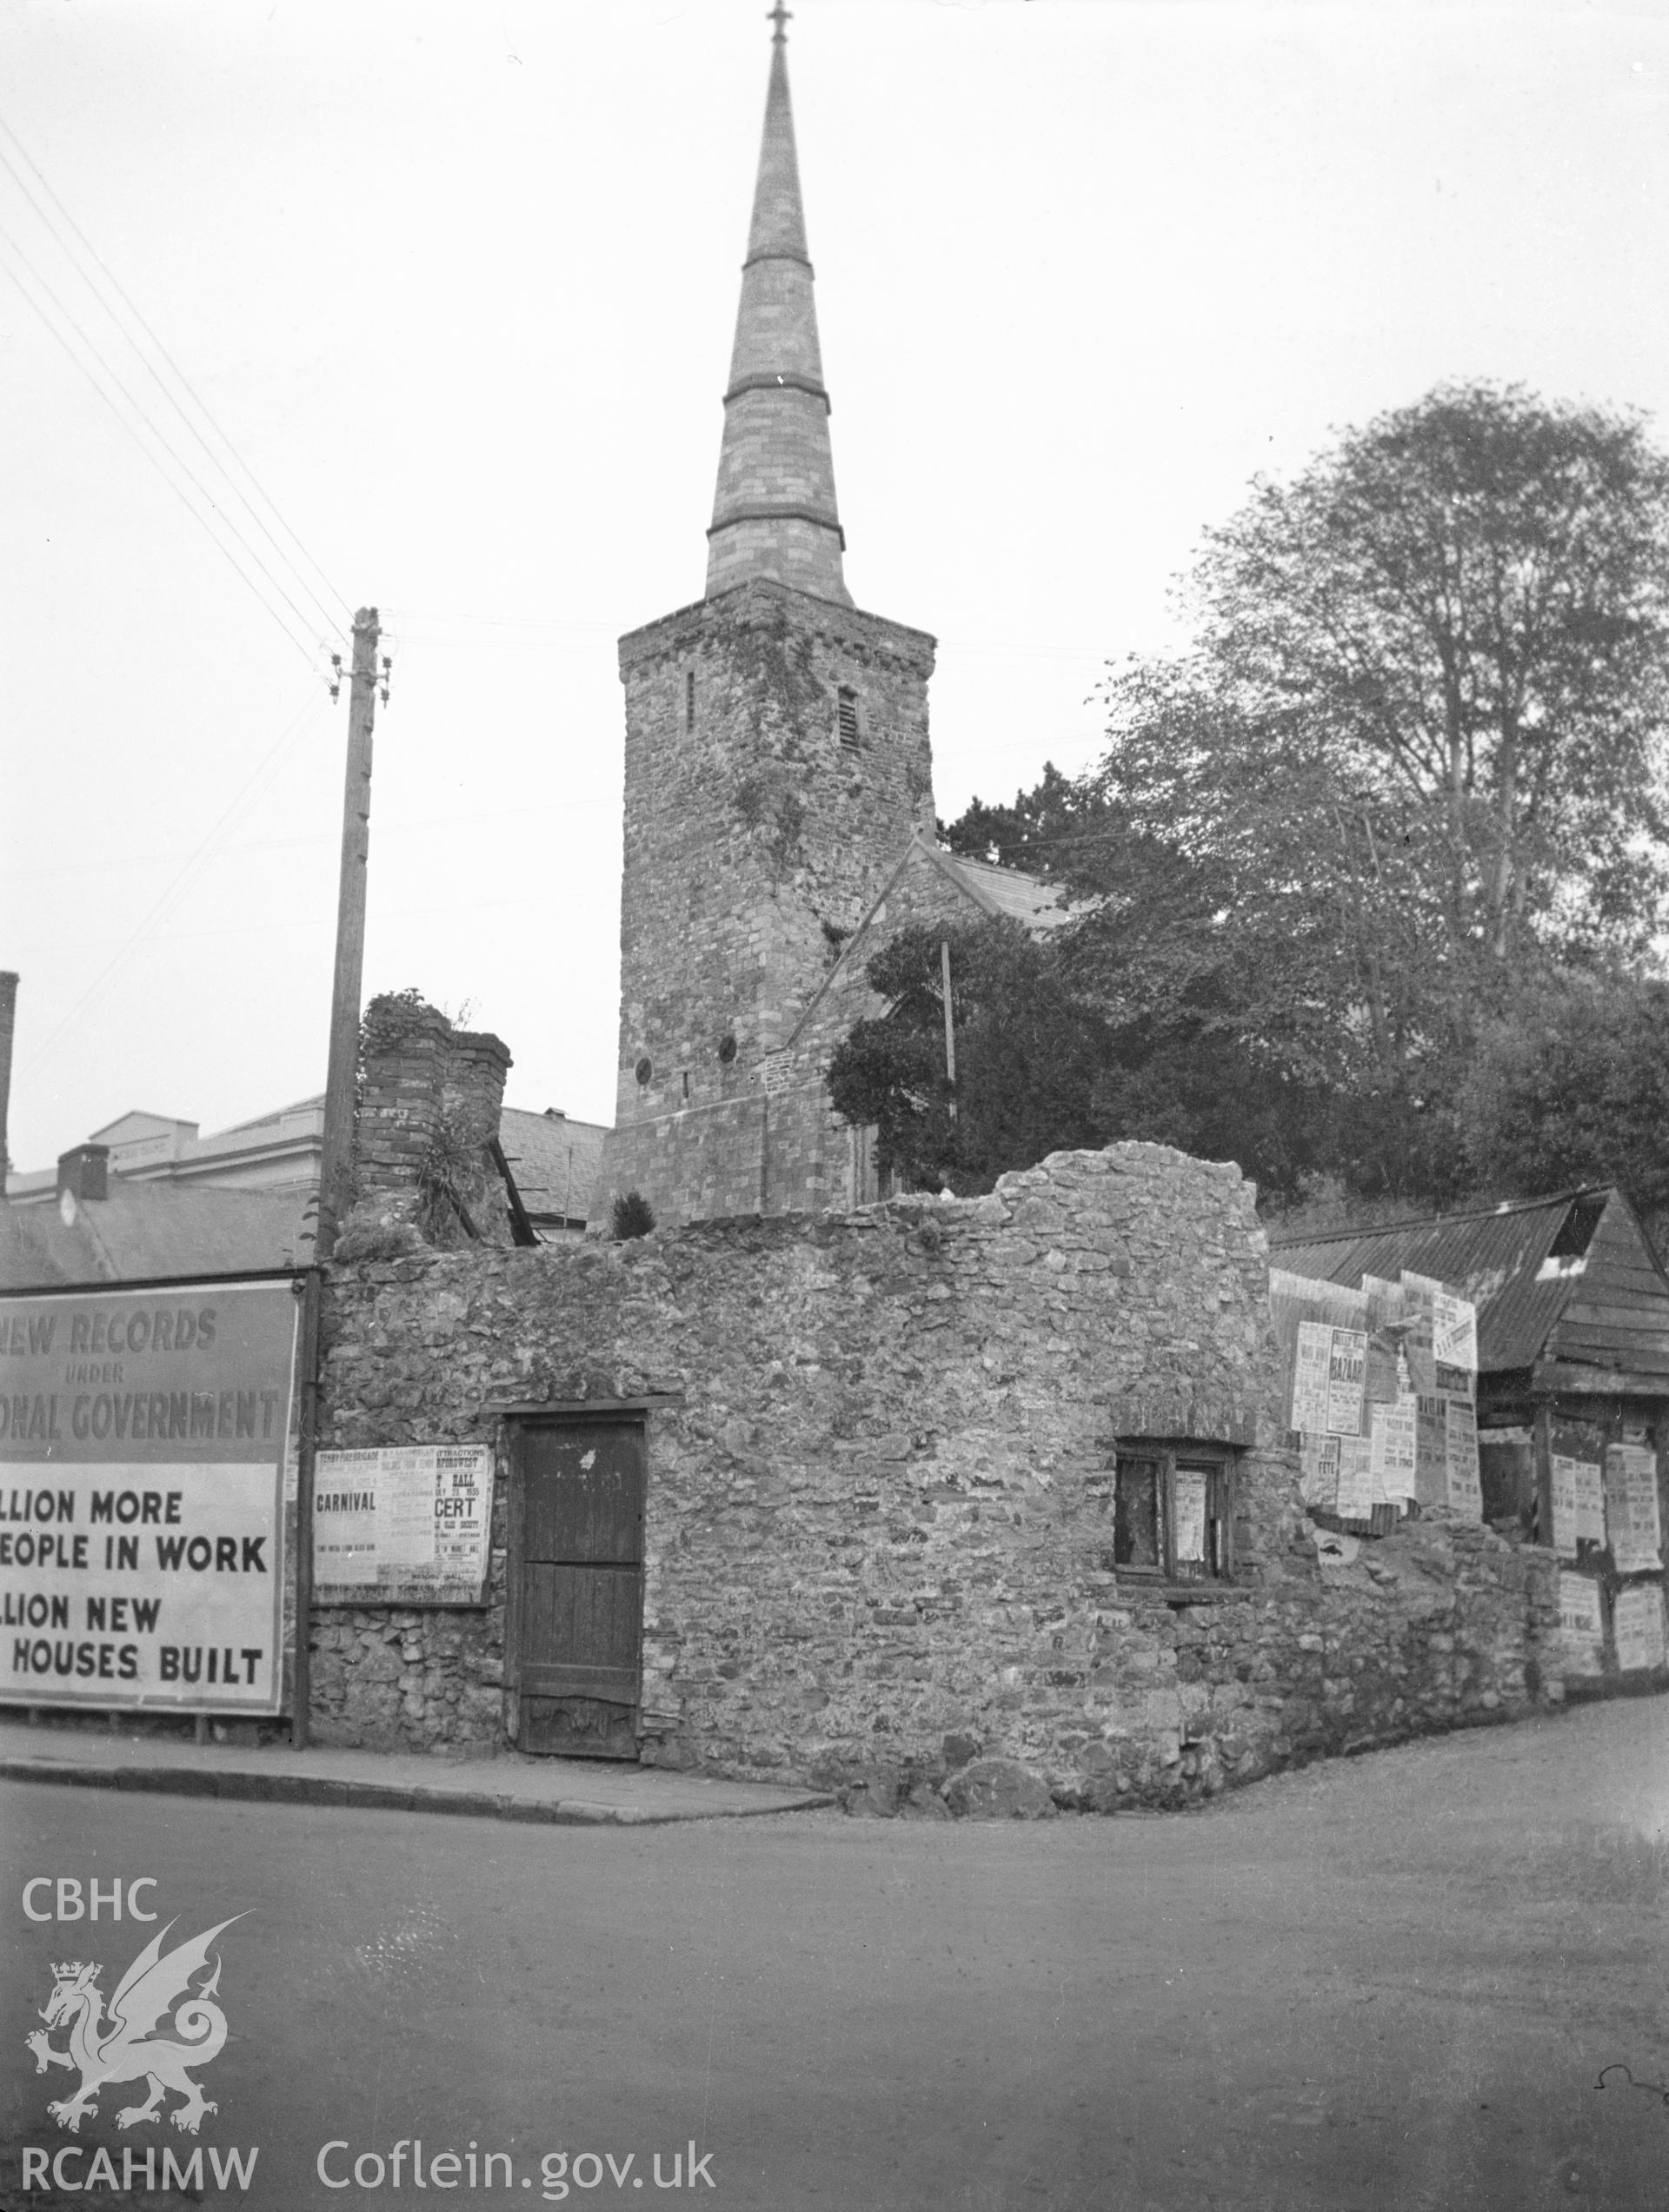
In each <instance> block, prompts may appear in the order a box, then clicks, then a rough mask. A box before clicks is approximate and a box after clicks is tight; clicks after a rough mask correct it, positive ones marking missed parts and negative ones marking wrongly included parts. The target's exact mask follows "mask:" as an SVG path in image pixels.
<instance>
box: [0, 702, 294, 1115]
mask: <svg viewBox="0 0 1669 2212" xmlns="http://www.w3.org/2000/svg"><path fill="white" fill-rule="evenodd" d="M325 704H326V702H325V697H324V694H323V693H322V692H321V691H318V690H316V689H313V688H309V693H308V695H307V697H306V698H305V699H303V701H302V703H301V705H300V706H299V707H297V708H296V712H295V713H294V714H292V715H291V716H290V718H289V721H288V722H286V723H285V725H284V727H283V729H282V730H280V732H279V733H278V735H277V736H276V738H275V739H274V741H273V742H272V743H271V745H269V747H268V748H267V750H266V751H265V752H264V753H263V754H262V756H261V758H260V760H259V761H256V764H255V767H253V768H252V769H251V770H250V772H249V774H248V775H247V776H246V777H245V778H244V780H243V783H242V784H240V785H239V787H238V788H237V790H236V792H234V794H232V796H231V798H230V799H229V800H228V802H227V804H226V805H225V806H224V807H223V808H222V810H221V812H220V814H218V815H217V816H216V819H215V820H214V821H213V822H212V823H211V824H210V825H209V828H208V830H207V831H206V832H205V833H204V834H203V838H202V839H201V840H200V841H199V842H198V844H197V845H196V847H195V848H194V849H193V851H192V852H191V854H190V855H189V857H188V858H187V860H186V861H185V863H184V865H183V867H181V868H180V869H179V870H178V871H177V873H176V874H175V876H174V878H173V880H172V881H171V882H170V884H169V886H168V887H167V889H166V890H165V891H163V893H162V895H161V896H160V898H158V899H156V900H154V901H153V902H152V904H151V906H150V907H149V908H148V909H147V911H146V913H145V914H144V916H143V919H142V920H140V922H139V924H138V926H137V927H136V928H135V929H134V930H133V931H132V932H131V933H130V935H129V936H127V937H126V938H124V939H123V942H122V943H121V944H120V945H119V946H118V947H117V948H116V951H115V952H114V953H112V954H111V955H110V959H109V960H106V962H105V963H104V965H103V967H102V968H100V970H99V972H98V973H97V974H96V976H95V977H94V978H93V980H92V981H91V982H90V984H89V985H88V986H87V988H86V989H85V990H84V991H83V993H82V994H81V996H80V997H79V998H78V999H77V1000H76V1001H75V1003H74V1005H73V1006H70V1009H69V1011H68V1013H65V1014H64V1015H63V1018H62V1020H60V1021H59V1023H58V1025H57V1028H56V1029H53V1030H52V1031H50V1033H49V1034H48V1035H47V1036H46V1038H45V1039H44V1040H43V1041H42V1043H41V1044H40V1045H38V1046H37V1047H36V1050H35V1053H34V1054H33V1056H32V1057H31V1059H30V1061H29V1062H28V1065H27V1066H25V1067H24V1068H23V1070H22V1074H23V1076H25V1077H27V1076H30V1075H32V1074H33V1073H34V1072H35V1070H36V1069H37V1067H39V1066H40V1065H41V1063H42V1061H43V1060H45V1059H46V1058H47V1056H48V1055H49V1053H50V1052H51V1051H52V1048H53V1047H54V1046H55V1045H57V1042H58V1040H59V1039H60V1038H62V1037H63V1036H64V1035H65V1034H66V1033H68V1031H69V1030H70V1028H71V1027H72V1026H74V1024H75V1023H76V1020H78V1019H79V1018H80V1016H81V1015H82V1014H83V1013H84V1012H85V1011H86V1009H87V1008H88V1006H90V1005H91V1004H92V1002H93V1000H95V999H96V997H97V996H98V994H99V993H100V992H101V991H102V990H103V988H104V986H105V985H106V984H107V983H108V982H109V981H110V978H111V977H112V976H113V975H114V974H115V973H116V970H117V968H119V967H121V965H122V963H123V960H126V959H127V957H128V955H129V953H131V952H133V951H134V950H135V948H136V947H137V946H139V945H141V944H143V941H144V940H145V939H146V938H147V937H148V936H149V935H150V933H151V931H152V930H153V929H154V928H155V927H156V924H157V923H158V922H159V921H160V920H162V918H163V914H165V913H167V911H168V909H169V907H170V906H171V905H172V904H173V903H174V900H176V898H177V897H178V895H179V893H181V892H182V891H183V889H184V888H185V886H186V883H187V882H188V880H190V876H191V874H192V873H193V871H194V870H195V869H196V868H197V867H200V866H201V865H202V863H203V861H204V860H208V859H209V855H210V854H212V853H213V852H215V850H216V848H217V847H218V846H219V845H220V844H221V842H222V840H223V838H224V836H225V834H226V833H227V831H228V830H229V828H230V827H231V825H232V823H233V822H234V821H235V820H236V817H237V815H238V813H239V812H240V810H241V809H242V807H243V806H244V804H245V802H246V801H247V800H249V798H251V797H252V796H253V794H254V793H255V792H256V789H257V788H258V787H259V786H260V785H261V783H262V782H263V780H264V779H265V777H266V776H267V774H268V773H269V771H270V770H271V769H273V768H275V767H276V766H277V765H278V762H279V761H280V760H281V758H282V757H283V754H285V753H287V752H288V751H289V747H291V746H292V745H293V744H294V743H295V742H296V740H297V739H298V738H300V737H301V736H302V735H303V734H304V733H305V732H306V731H307V730H308V729H309V728H311V727H312V725H313V724H314V723H315V722H316V721H317V720H318V718H319V716H320V715H321V714H323V713H324V711H325Z"/></svg>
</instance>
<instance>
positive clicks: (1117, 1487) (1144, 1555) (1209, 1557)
mask: <svg viewBox="0 0 1669 2212" xmlns="http://www.w3.org/2000/svg"><path fill="white" fill-rule="evenodd" d="M1233 1531H1234V1455H1233V1452H1232V1451H1227V1450H1224V1449H1222V1448H1220V1447H1218V1448H1210V1447H1204V1446H1201V1447H1195V1446H1193V1445H1187V1444H1178V1445H1169V1444H1154V1443H1147V1442H1144V1441H1142V1440H1140V1439H1136V1440H1133V1441H1132V1442H1130V1443H1128V1444H1121V1445H1120V1446H1119V1450H1118V1458H1117V1463H1116V1475H1115V1478H1114V1511H1113V1558H1112V1559H1111V1561H1110V1562H1109V1564H1111V1566H1112V1568H1113V1570H1114V1573H1115V1574H1117V1575H1118V1576H1119V1577H1120V1579H1123V1578H1129V1579H1131V1580H1132V1581H1153V1582H1161V1583H1174V1584H1186V1583H1196V1582H1199V1583H1207V1582H1209V1583H1223V1582H1229V1581H1232V1580H1233V1573H1234V1542H1233Z"/></svg>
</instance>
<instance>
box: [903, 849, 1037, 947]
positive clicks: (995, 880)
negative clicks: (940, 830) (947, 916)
mask: <svg viewBox="0 0 1669 2212" xmlns="http://www.w3.org/2000/svg"><path fill="white" fill-rule="evenodd" d="M930 849H931V851H932V854H933V858H934V860H935V861H936V862H937V863H938V865H939V867H941V869H942V870H943V872H944V873H945V874H947V875H948V876H949V877H951V878H952V880H954V881H955V882H957V883H959V884H960V885H961V887H962V888H963V890H965V891H966V892H967V895H968V897H969V898H970V899H972V900H973V901H974V904H975V906H977V907H983V908H984V910H985V912H986V913H991V914H1007V916H1008V917H1009V919H1010V920H1014V921H1017V922H1021V923H1022V924H1023V925H1024V926H1025V927H1026V928H1027V929H1029V930H1030V931H1031V932H1032V933H1033V934H1034V935H1037V934H1039V933H1047V932H1048V931H1049V930H1051V929H1059V928H1060V927H1061V924H1062V923H1063V922H1066V921H1069V920H1071V919H1072V917H1071V915H1070V914H1069V913H1068V912H1067V906H1066V901H1065V900H1064V898H1063V896H1062V893H1061V886H1060V885H1059V884H1058V883H1045V882H1044V881H1043V880H1042V879H1041V877H1039V876H1035V875H1022V874H1021V872H1020V870H1019V869H1018V868H1001V867H997V866H996V865H995V864H994V862H993V861H990V860H968V859H967V857H966V856H965V855H964V854H960V853H946V852H941V850H940V849H939V848H938V847H932V848H930Z"/></svg>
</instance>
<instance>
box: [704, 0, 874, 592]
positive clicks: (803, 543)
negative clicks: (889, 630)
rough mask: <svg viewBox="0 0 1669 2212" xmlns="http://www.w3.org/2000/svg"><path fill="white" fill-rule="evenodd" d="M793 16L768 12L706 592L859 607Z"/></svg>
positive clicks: (779, 10) (778, 9)
mask: <svg viewBox="0 0 1669 2212" xmlns="http://www.w3.org/2000/svg"><path fill="white" fill-rule="evenodd" d="M787 20H788V10H786V8H784V7H783V6H782V4H781V0H777V4H776V6H775V8H773V10H771V14H770V17H769V21H770V22H771V23H772V25H773V30H772V37H771V80H770V88H769V90H768V92H767V94H766V96H765V135H764V138H763V141H762V143H761V146H760V151H759V182H758V184H757V185H756V187H755V191H754V219H753V224H752V228H751V229H749V231H748V258H747V260H746V261H745V262H743V263H742V265H741V306H740V307H739V309H737V312H736V342H735V350H734V351H733V353H732V355H731V356H730V384H729V389H728V390H727V392H726V393H725V395H724V440H723V443H722V444H721V447H720V449H719V482H718V489H717V491H716V493H715V497H714V502H713V521H712V526H711V528H709V529H708V534H707V545H708V552H707V596H708V598H709V599H712V598H714V597H715V596H716V595H718V594H719V593H720V592H722V591H728V590H729V589H730V588H732V587H733V586H734V585H736V584H741V583H747V582H748V581H750V580H751V579H752V578H754V577H758V576H766V577H772V578H775V581H778V582H779V583H784V584H791V585H793V586H794V587H795V588H796V589H797V590H800V591H807V592H812V593H815V595H816V596H817V597H819V598H820V599H833V600H837V601H839V602H840V603H841V605H842V606H846V607H849V606H850V605H851V604H852V597H851V594H850V593H849V592H848V590H847V588H846V583H845V580H844V578H843V576H842V575H841V553H842V552H843V550H844V549H845V545H846V537H845V534H844V532H843V531H842V530H841V518H840V515H839V514H838V513H837V511H836V509H835V463H834V459H833V456H832V455H831V454H830V451H829V443H828V393H827V392H826V391H825V390H824V389H823V364H822V356H821V353H820V352H819V350H818V345H817V310H816V307H815V302H814V301H813V297H812V269H811V259H810V256H809V255H808V252H807V250H806V219H805V214H804V211H803V209H801V203H800V165H799V163H798V161H797V160H796V159H795V149H794V110H793V108H792V107H791V105H790V104H789V100H788V43H787V37H786V34H785V32H784V30H783V25H784V23H786V22H787Z"/></svg>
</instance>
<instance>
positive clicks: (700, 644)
mask: <svg viewBox="0 0 1669 2212" xmlns="http://www.w3.org/2000/svg"><path fill="white" fill-rule="evenodd" d="M932 666H933V641H932V639H931V638H928V637H927V636H925V635H924V634H922V633H921V632H920V631H917V630H909V629H905V628H901V626H900V625H898V624H897V623H894V622H888V621H882V620H881V618H880V617H878V616H876V615H873V614H862V613H861V612H860V611H858V610H857V609H856V608H841V607H839V606H836V605H835V604H834V603H833V602H831V601H827V600H821V599H814V598H812V597H810V596H808V595H807V594H804V593H801V592H795V591H791V590H789V589H788V588H787V587H786V586H782V585H779V584H774V583H768V582H764V581H755V582H752V583H749V584H747V585H745V586H742V587H741V588H738V589H736V590H734V591H730V592H727V593H725V594H724V595H722V596H721V598H718V599H715V600H709V601H701V602H700V603H698V604H697V605H695V606H694V607H690V608H685V609H683V610H682V613H680V614H674V615H669V616H668V617H667V618H666V619H665V620H664V621H660V622H656V623H654V624H651V625H650V626H649V627H648V628H646V629H642V630H639V631H635V632H634V633H633V634H631V635H630V636H628V637H627V638H624V639H622V642H621V677H622V682H623V683H624V685H625V688H626V806H625V829H624V873H623V875H622V892H621V1030H620V1064H619V1076H618V1090H617V1103H616V1112H615V1120H616V1123H617V1125H618V1128H617V1133H615V1135H613V1136H611V1138H610V1139H609V1142H608V1147H607V1148H606V1150H605V1158H604V1168H603V1175H602V1193H601V1199H600V1205H599V1214H600V1217H601V1214H602V1212H603V1211H604V1210H606V1206H607V1203H608V1198H609V1197H610V1196H611V1195H612V1194H613V1193H614V1192H620V1191H623V1190H627V1189H630V1188H640V1189H642V1191H643V1192H644V1195H645V1196H646V1197H647V1198H648V1199H649V1200H650V1202H651V1203H652V1204H653V1205H654V1206H655V1209H656V1212H657V1213H658V1214H659V1215H660V1216H661V1217H662V1219H665V1220H667V1221H672V1220H675V1219H684V1218H686V1217H687V1215H688V1211H689V1209H688V1206H685V1205H684V1204H683V1203H682V1200H681V1198H680V1195H679V1192H678V1191H677V1189H676V1188H675V1187H673V1186H651V1185H648V1184H646V1183H645V1182H644V1181H643V1174H644V1173H645V1172H648V1170H647V1169H636V1168H632V1167H628V1165H627V1163H628V1161H635V1160H638V1159H648V1161H649V1162H650V1163H651V1165H652V1166H655V1168H656V1170H657V1171H658V1170H659V1169H660V1168H662V1167H663V1166H666V1165H667V1164H668V1162H669V1161H672V1160H674V1159H676V1158H678V1157H679V1148H680V1146H681V1144H682V1141H683V1140H682V1139H681V1138H679V1137H677V1136H673V1137H671V1138H668V1139H662V1140H659V1141H657V1142H656V1143H655V1144H653V1145H650V1146H648V1147H647V1149H646V1148H645V1146H643V1145H642V1143H641V1142H639V1140H637V1139H634V1138H633V1137H632V1135H631V1134H630V1132H631V1131H632V1130H633V1128H634V1127H635V1126H637V1125H640V1124H642V1123H646V1122H652V1121H655V1120H657V1119H661V1118H662V1117H665V1116H669V1115H677V1114H682V1113H684V1112H685V1111H686V1110H687V1109H691V1108H694V1109H697V1110H700V1109H705V1108H708V1107H711V1106H715V1105H725V1104H732V1103H735V1102H738V1101H742V1100H748V1099H752V1098H753V1097H754V1095H755V1088H756V1086H755V1073H756V1071H757V1066H758V1062H759V1060H760V1058H761V1055H762V1054H764V1053H769V1052H772V1051H775V1049H777V1048H778V1047H779V1046H781V1045H782V1044H783V1043H784V1042H785V1040H787V1038H788V1034H789V1033H790V1032H791V1031H792V1029H793V1027H794V1025H795V1020H797V1019H798V1017H799V1014H800V1013H801V1010H802V1009H803V1008H804V1006H806V1005H807V1003H808V1000H810V998H811V996H812V995H813V993H815V990H816V989H817V987H818V986H819V984H820V983H821V981H822V980H823V978H824V977H825V976H826V975H827V973H828V969H829V967H830V964H831V963H832V961H833V960H834V959H835V953H836V952H837V950H838V946H839V941H840V940H839V935H838V933H840V932H841V931H849V930H851V929H852V928H853V927H855V925H856V923H857V922H858V920H860V918H861V915H862V913H864V911H865V909H866V908H867V907H868V905H869V903H870V901H871V900H873V899H874V896H875V893H877V892H878V891H879V890H880V888H881V885H882V883H883V882H884V881H885V880H886V877H887V874H888V872H889V871H890V870H891V869H892V868H894V867H896V865H897V863H898V860H899V859H900V857H901V854H903V852H904V849H905V847H906V846H907V844H908V840H909V838H910V835H911V833H912V831H913V830H914V829H916V828H918V827H924V826H925V827H927V828H928V831H929V832H930V831H931V827H932V821H933V779H932V759H931V754H930V751H929V747H928V706H927V685H928V675H929V674H930V673H931V670H932ZM843 689H844V690H845V691H846V692H847V693H848V694H850V711H851V714H853V715H854V717H855V731H854V732H853V731H852V730H850V729H848V735H851V734H855V742H854V743H848V742H846V741H843V737H842V731H841V692H842V690H843ZM692 714H693V720H692ZM825 925H827V926H828V927H827V929H826V928H825ZM829 932H834V933H835V935H834V936H833V937H831V935H830V934H829ZM641 1066H647V1073H645V1075H644V1077H643V1079H642V1080H641V1081H640V1079H639V1075H638V1070H639V1068H640V1067H641ZM701 1141H702V1142H706V1141H707V1140H706V1139H702V1140H701ZM748 1203H749V1204H752V1203H753V1201H752V1200H751V1199H750V1200H749V1201H748Z"/></svg>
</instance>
